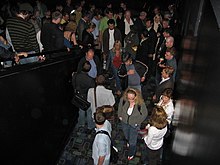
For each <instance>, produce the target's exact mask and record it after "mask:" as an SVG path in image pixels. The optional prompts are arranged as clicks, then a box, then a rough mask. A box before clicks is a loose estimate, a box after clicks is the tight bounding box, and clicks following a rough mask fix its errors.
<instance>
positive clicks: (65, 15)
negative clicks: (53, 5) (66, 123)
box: [62, 11, 70, 22]
mask: <svg viewBox="0 0 220 165" xmlns="http://www.w3.org/2000/svg"><path fill="white" fill-rule="evenodd" d="M62 15H63V19H64V20H65V21H66V22H68V21H69V19H70V15H69V13H67V12H66V11H64V12H63V14H62Z"/></svg>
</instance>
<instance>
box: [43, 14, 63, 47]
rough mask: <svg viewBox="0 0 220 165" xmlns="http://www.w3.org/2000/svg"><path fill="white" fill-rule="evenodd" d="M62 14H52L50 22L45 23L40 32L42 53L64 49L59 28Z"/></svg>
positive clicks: (61, 32)
mask: <svg viewBox="0 0 220 165" xmlns="http://www.w3.org/2000/svg"><path fill="white" fill-rule="evenodd" d="M61 19H62V14H61V13H60V12H59V11H55V12H53V13H52V22H51V23H45V24H44V25H43V28H42V31H41V43H42V44H43V49H44V51H53V50H59V49H63V48H64V34H63V31H62V30H61V29H60V28H59V24H60V21H61Z"/></svg>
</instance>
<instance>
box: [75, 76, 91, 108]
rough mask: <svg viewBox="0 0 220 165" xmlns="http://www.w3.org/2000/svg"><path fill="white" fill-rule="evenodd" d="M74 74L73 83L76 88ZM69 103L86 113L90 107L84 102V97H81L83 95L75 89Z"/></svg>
mask: <svg viewBox="0 0 220 165" xmlns="http://www.w3.org/2000/svg"><path fill="white" fill-rule="evenodd" d="M75 74H76V77H75V80H74V81H75V86H76V78H77V73H75ZM71 103H72V104H73V105H75V106H76V107H78V108H80V109H82V110H84V111H86V110H87V109H89V107H90V103H89V102H88V101H87V100H86V98H85V97H83V95H82V94H81V93H80V92H79V90H77V89H76V87H75V89H74V92H73V98H72V100H71Z"/></svg>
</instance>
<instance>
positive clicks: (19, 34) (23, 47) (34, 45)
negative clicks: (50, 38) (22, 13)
mask: <svg viewBox="0 0 220 165" xmlns="http://www.w3.org/2000/svg"><path fill="white" fill-rule="evenodd" d="M6 27H7V29H8V31H9V35H10V37H11V41H12V44H13V46H14V49H15V51H16V52H31V51H35V52H36V53H37V52H39V45H38V42H37V38H36V32H35V29H34V26H33V25H32V24H31V23H29V22H27V21H26V20H24V19H22V18H19V17H13V18H9V19H8V20H7V23H6Z"/></svg>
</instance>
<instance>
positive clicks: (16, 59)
mask: <svg viewBox="0 0 220 165" xmlns="http://www.w3.org/2000/svg"><path fill="white" fill-rule="evenodd" d="M14 59H15V62H16V64H18V63H19V61H20V58H19V56H18V55H17V54H16V55H15V57H14Z"/></svg>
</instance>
